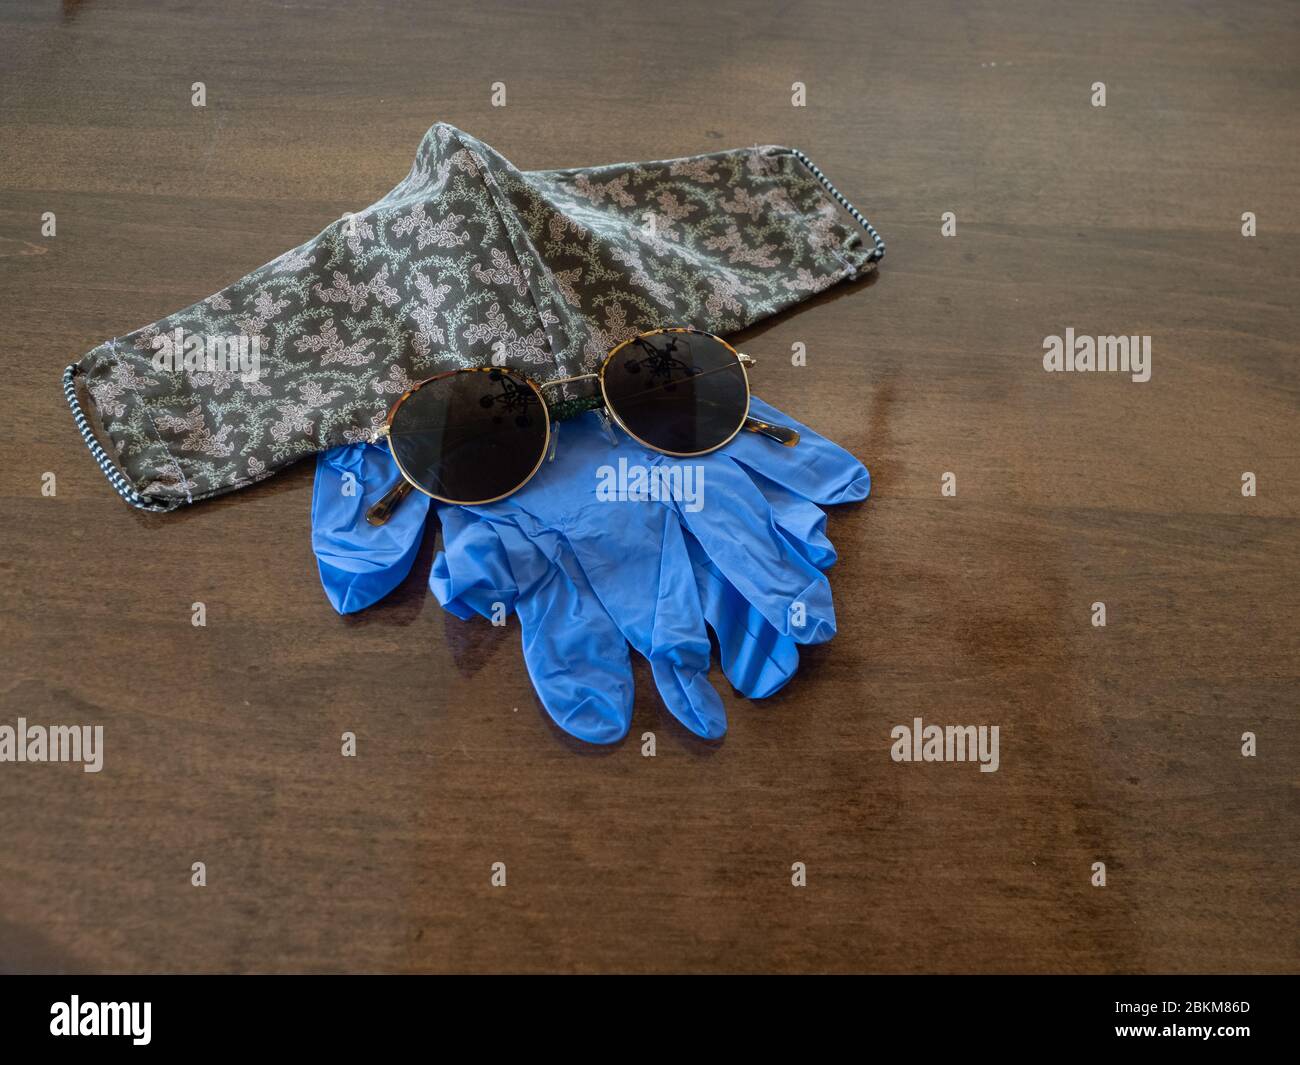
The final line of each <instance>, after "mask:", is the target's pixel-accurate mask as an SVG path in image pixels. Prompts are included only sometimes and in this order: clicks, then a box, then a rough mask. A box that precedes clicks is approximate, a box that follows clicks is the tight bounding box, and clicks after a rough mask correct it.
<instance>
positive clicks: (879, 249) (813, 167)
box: [790, 148, 885, 263]
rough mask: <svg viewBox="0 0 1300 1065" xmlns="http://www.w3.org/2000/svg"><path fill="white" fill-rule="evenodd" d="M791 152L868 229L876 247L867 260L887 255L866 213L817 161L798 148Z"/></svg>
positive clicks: (855, 219) (873, 261) (877, 259)
mask: <svg viewBox="0 0 1300 1065" xmlns="http://www.w3.org/2000/svg"><path fill="white" fill-rule="evenodd" d="M790 152H791V154H793V155H794V157H795V158H796V159H798V160H799V162H801V163H803V165H804V166H806V167H807V168H808V169H809V170H810V171H811V172H812V176H813V177H815V178H816V179H817V180H818V181H820V182H821V183H822V187H823V188H825V189H826V191H827V192H829V193H830V194H831V196H832V197H834V199H835V202H836V203H838V204H839V205H840V206H841V207H843V208H844V209H845V210H846V211H848V212H849V215H850V216H851V217H852V219H853V221H855V222H857V223H858V225H860V226H861V227H862V228H863V229H865V230H866V231H867V233H868V234H870V236H871V240H872V242H873V243H874V244H875V248H874V249H873V250H872V251H871V252H869V253H868V254H867V262H869V263H878V262H880V260H881V259H883V258H884V257H885V242H884V241H883V240H881V239H880V234H879V233H877V232H876V227H875V226H873V225H872V224H871V223H870V222H869V221H867V216H866V215H864V214H863V213H862V212H861V211H859V210H858V209H857V208H856V207H854V206H853V204H851V203H849V201H848V200H847V199H846V198H845V196H844V194H843V193H842V192H840V190H839V189H837V188H836V187H835V186H834V185H832V184H831V179H830V178H828V177H827V176H826V175H825V174H823V173H822V171H821V168H820V167H819V166H818V165H817V164H816V163H814V162H813V161H812V160H811V159H809V158H808V157H807V156H806V155H804V153H803V152H801V151H800V150H799V149H798V148H791V149H790Z"/></svg>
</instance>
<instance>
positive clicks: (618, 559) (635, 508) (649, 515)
mask: <svg viewBox="0 0 1300 1065" xmlns="http://www.w3.org/2000/svg"><path fill="white" fill-rule="evenodd" d="M616 507H617V508H619V509H618V510H615V509H614V508H616ZM598 519H599V523H597V522H598ZM612 521H617V523H618V526H619V533H618V535H619V538H620V540H621V542H622V543H624V544H630V545H634V546H633V547H632V549H630V550H624V551H617V550H615V551H613V552H611V550H610V532H609V527H610V523H611V522H612ZM567 534H568V539H569V543H570V544H571V546H572V548H573V551H574V553H575V555H576V557H577V560H578V562H579V564H580V565H581V566H582V568H583V572H584V574H585V576H586V577H587V579H588V580H589V581H590V584H591V587H592V588H593V589H594V590H595V594H596V595H597V596H599V598H600V600H601V602H602V603H603V604H604V606H605V609H606V611H607V612H608V614H609V616H610V617H611V618H613V620H614V622H615V623H616V624H617V625H618V627H619V630H620V631H621V632H622V634H623V636H624V638H625V639H626V640H627V642H628V643H630V644H631V645H632V646H633V647H635V648H636V649H637V650H638V651H639V652H640V653H641V654H642V655H644V656H645V658H646V659H647V660H648V661H649V663H650V670H651V673H652V674H653V676H654V678H655V684H656V686H657V687H658V689H659V695H660V697H661V698H662V699H663V702H664V705H665V706H666V707H667V708H668V711H669V713H671V714H672V715H673V716H674V717H675V718H677V720H678V721H680V722H681V723H682V724H683V725H685V726H686V728H688V729H689V730H690V731H691V732H693V733H695V735H697V736H701V737H703V738H705V739H718V738H719V737H721V736H722V735H724V734H725V733H726V731H727V715H726V710H725V709H724V708H723V705H722V699H721V698H720V697H719V696H718V693H717V691H716V690H715V689H714V687H713V685H712V684H710V683H709V679H708V673H709V664H710V662H709V658H710V652H711V648H710V646H709V637H708V631H707V629H706V628H705V620H704V611H703V607H702V606H701V604H700V593H699V589H698V587H697V586H696V583H695V577H694V573H693V571H692V569H691V564H690V557H689V556H688V555H687V553H686V547H685V544H684V542H683V540H682V535H681V528H680V525H679V523H678V521H677V518H676V517H675V515H674V513H673V512H672V511H671V510H669V509H668V508H666V507H662V506H660V505H658V504H656V503H653V502H647V501H639V502H638V501H631V502H627V503H609V504H605V505H601V506H597V507H593V508H587V509H585V510H584V511H582V512H581V514H580V518H579V520H577V521H575V522H573V523H572V524H571V526H570V527H569V529H568V530H567Z"/></svg>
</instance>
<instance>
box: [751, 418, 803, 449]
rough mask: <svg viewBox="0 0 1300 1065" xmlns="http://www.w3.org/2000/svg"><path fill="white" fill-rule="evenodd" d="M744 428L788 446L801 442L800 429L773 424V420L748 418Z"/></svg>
mask: <svg viewBox="0 0 1300 1065" xmlns="http://www.w3.org/2000/svg"><path fill="white" fill-rule="evenodd" d="M742 428H743V429H744V430H745V431H746V432H750V433H758V434H759V435H760V436H765V437H767V438H768V439H769V440H775V441H776V442H777V443H778V444H783V445H785V446H786V447H794V446H795V445H796V444H797V443H799V431H798V430H797V429H791V428H790V427H789V426H785V425H773V424H772V423H771V422H763V421H759V420H758V419H757V418H746V419H745V424H744V425H743V426H742Z"/></svg>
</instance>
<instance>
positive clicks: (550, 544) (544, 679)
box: [494, 521, 633, 743]
mask: <svg viewBox="0 0 1300 1065" xmlns="http://www.w3.org/2000/svg"><path fill="white" fill-rule="evenodd" d="M494 524H495V529H496V533H497V535H498V536H499V537H500V540H501V543H502V545H503V546H504V548H505V554H506V557H507V558H508V560H509V563H510V567H511V570H512V571H513V573H514V574H515V580H516V582H517V585H518V589H519V595H518V598H517V600H516V602H515V611H516V613H518V615H519V624H520V629H521V631H522V637H523V651H524V663H525V665H526V666H527V667H528V675H529V677H530V678H531V679H532V682H533V688H534V690H536V692H537V697H538V698H539V699H540V700H541V701H542V705H543V706H544V707H545V708H546V712H547V713H548V714H550V715H551V719H552V720H553V721H554V722H555V723H556V724H557V725H559V726H560V728H562V729H564V731H565V732H567V733H569V734H570V735H572V736H576V737H577V738H578V739H580V740H585V741H586V742H587V743H616V742H618V741H619V740H621V739H622V738H623V737H624V736H626V735H627V730H628V727H629V726H630V725H631V723H632V694H633V691H632V663H631V660H630V658H629V656H628V650H627V641H626V640H625V639H624V638H623V634H622V633H621V632H620V631H619V628H618V626H617V625H616V624H614V621H613V619H612V618H611V617H610V616H609V613H608V612H607V611H606V610H605V608H604V607H603V606H602V605H601V602H600V599H599V598H598V597H597V595H596V593H595V592H594V591H593V590H592V588H591V585H590V584H588V583H587V580H586V577H585V576H584V574H583V572H582V567H581V566H579V565H578V562H577V559H576V558H575V557H574V556H573V553H572V551H571V550H570V549H569V547H568V545H567V544H566V543H565V541H564V539H563V538H562V537H560V536H556V535H549V536H545V537H541V536H539V537H537V538H530V537H529V536H525V535H524V534H523V533H522V532H521V531H520V530H519V529H517V528H516V527H515V526H514V525H512V524H510V523H509V522H504V521H502V522H497V523H494Z"/></svg>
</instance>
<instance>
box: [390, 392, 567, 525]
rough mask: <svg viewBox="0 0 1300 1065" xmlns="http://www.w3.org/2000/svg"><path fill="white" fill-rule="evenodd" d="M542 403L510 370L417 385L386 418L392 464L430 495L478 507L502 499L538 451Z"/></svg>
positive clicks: (542, 439)
mask: <svg viewBox="0 0 1300 1065" xmlns="http://www.w3.org/2000/svg"><path fill="white" fill-rule="evenodd" d="M546 439H547V414H546V408H545V405H544V404H543V402H542V397H541V396H540V395H539V394H538V392H537V390H536V389H534V388H533V386H532V385H530V384H529V383H528V381H527V380H525V379H524V378H523V377H521V376H520V375H519V374H516V373H514V372H513V371H511V370H502V369H491V370H460V371H457V372H455V373H450V374H444V375H443V376H441V377H435V378H433V379H432V380H430V381H427V382H425V383H424V384H423V385H421V386H420V387H419V388H417V389H416V390H415V391H414V392H412V393H411V394H410V395H409V396H407V397H406V399H405V400H404V401H403V402H402V403H401V404H400V405H399V406H398V408H397V410H396V411H394V412H393V418H392V424H391V426H390V427H389V442H390V444H391V445H392V448H393V455H394V457H396V459H397V463H398V465H399V466H400V467H401V468H402V470H403V471H404V472H405V473H406V475H407V476H408V477H410V478H411V479H412V480H413V481H415V483H416V484H418V485H420V486H421V487H422V488H424V490H425V491H427V492H428V493H429V494H430V495H433V496H436V497H437V498H439V499H444V500H447V501H449V502H452V503H486V502H488V501H490V500H493V499H498V498H500V497H501V496H504V495H508V494H509V493H510V492H513V491H514V490H515V489H516V488H518V487H519V486H520V485H522V484H523V483H524V482H525V481H527V480H528V478H529V477H531V476H532V475H533V473H534V471H536V469H537V466H538V464H539V463H540V462H541V460H542V456H543V455H544V454H545V452H546Z"/></svg>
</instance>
